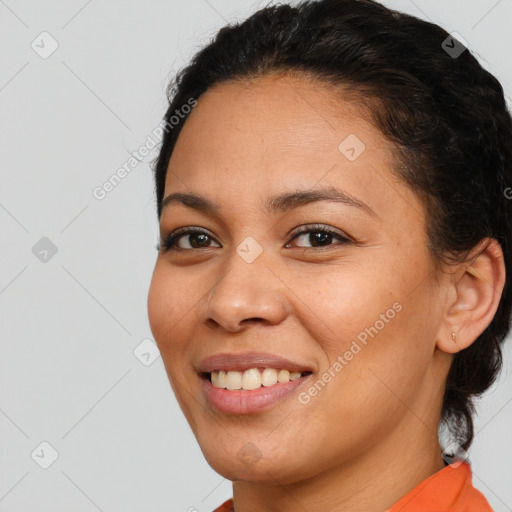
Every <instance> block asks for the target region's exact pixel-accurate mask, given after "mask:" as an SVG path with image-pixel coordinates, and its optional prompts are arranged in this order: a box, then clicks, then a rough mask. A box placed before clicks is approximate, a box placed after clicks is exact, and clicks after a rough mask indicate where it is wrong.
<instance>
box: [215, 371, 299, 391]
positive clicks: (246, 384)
mask: <svg viewBox="0 0 512 512" xmlns="http://www.w3.org/2000/svg"><path fill="white" fill-rule="evenodd" d="M300 376H301V373H300V372H290V371H288V370H283V369H280V370H277V369H275V368H265V369H264V370H263V372H260V370H258V368H251V369H250V370H245V372H239V371H234V370H230V371H228V372H226V371H224V370H219V371H214V372H211V382H212V384H213V386H214V387H216V388H225V389H229V390H237V389H245V390H248V391H249V390H251V389H257V388H259V387H261V386H262V385H263V386H273V385H274V384H277V383H278V382H280V383H283V382H289V381H291V380H297V379H300Z"/></svg>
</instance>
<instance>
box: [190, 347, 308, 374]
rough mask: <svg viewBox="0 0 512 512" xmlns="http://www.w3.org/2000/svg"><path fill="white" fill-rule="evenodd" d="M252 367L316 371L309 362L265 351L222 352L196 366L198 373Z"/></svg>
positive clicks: (239, 369)
mask: <svg viewBox="0 0 512 512" xmlns="http://www.w3.org/2000/svg"><path fill="white" fill-rule="evenodd" d="M251 368H275V369H285V370H289V371H293V372H314V371H315V370H314V368H312V367H311V366H309V365H307V364H301V363H297V362H294V361H290V360H289V359H286V358H285V357H281V356H278V355H274V354H269V353H265V352H245V353H240V354H236V353H227V352H226V353H221V354H215V355H212V356H209V357H207V358H206V359H203V360H202V361H201V363H200V364H199V366H198V367H197V368H196V370H197V372H198V373H200V374H201V373H210V372H212V371H218V370H226V371H229V370H236V371H239V372H243V371H245V370H249V369H251Z"/></svg>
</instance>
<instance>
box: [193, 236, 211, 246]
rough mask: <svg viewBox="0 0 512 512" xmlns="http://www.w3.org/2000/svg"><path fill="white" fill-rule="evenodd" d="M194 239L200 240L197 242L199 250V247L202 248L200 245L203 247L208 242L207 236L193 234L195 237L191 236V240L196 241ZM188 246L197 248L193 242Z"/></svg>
mask: <svg viewBox="0 0 512 512" xmlns="http://www.w3.org/2000/svg"><path fill="white" fill-rule="evenodd" d="M196 238H199V239H201V240H200V241H199V248H201V246H202V245H204V244H205V243H206V242H207V241H208V236H207V235H203V234H195V235H193V236H192V240H196ZM190 245H192V247H195V248H197V247H196V246H195V244H194V242H193V241H192V242H191V244H190Z"/></svg>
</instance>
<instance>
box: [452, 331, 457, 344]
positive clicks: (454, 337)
mask: <svg viewBox="0 0 512 512" xmlns="http://www.w3.org/2000/svg"><path fill="white" fill-rule="evenodd" d="M456 338H457V336H456V335H455V333H454V332H452V340H453V342H454V343H455V344H457V342H456V341H455V339H456Z"/></svg>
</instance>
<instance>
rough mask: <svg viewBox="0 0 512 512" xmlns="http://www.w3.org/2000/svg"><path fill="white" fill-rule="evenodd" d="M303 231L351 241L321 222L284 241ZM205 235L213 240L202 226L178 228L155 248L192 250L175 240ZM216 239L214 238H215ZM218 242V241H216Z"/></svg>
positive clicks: (166, 250) (310, 225) (293, 238)
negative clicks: (182, 246)
mask: <svg viewBox="0 0 512 512" xmlns="http://www.w3.org/2000/svg"><path fill="white" fill-rule="evenodd" d="M305 233H327V234H329V235H332V236H333V237H335V238H337V239H338V240H340V242H341V243H340V244H338V245H345V244H349V243H351V242H352V240H350V239H349V238H348V237H346V236H344V235H342V234H340V233H339V232H338V231H335V230H334V229H332V228H330V227H329V226H324V225H323V224H307V225H305V226H302V229H301V230H300V231H296V232H294V233H292V235H291V236H292V237H291V239H290V240H289V242H287V243H286V245H288V244H289V243H290V242H292V241H293V240H295V239H296V238H298V237H299V236H300V235H303V234H305ZM196 234H197V235H205V236H207V237H209V238H211V239H213V240H215V239H214V238H213V237H212V236H211V235H210V233H209V231H208V230H206V229H204V228H199V227H184V228H178V229H176V230H175V231H173V232H172V233H169V235H167V236H166V237H165V238H164V240H163V241H162V243H161V244H160V245H157V250H162V252H169V251H183V252H185V251H194V250H199V249H194V248H193V249H183V248H181V247H177V246H176V242H177V241H178V240H179V238H180V237H182V236H185V235H196ZM215 241H216V240H215ZM217 243H218V242H217ZM332 245H333V244H329V245H327V246H319V247H302V249H325V248H328V247H331V246H332ZM204 249H210V247H204Z"/></svg>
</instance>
